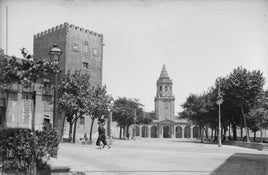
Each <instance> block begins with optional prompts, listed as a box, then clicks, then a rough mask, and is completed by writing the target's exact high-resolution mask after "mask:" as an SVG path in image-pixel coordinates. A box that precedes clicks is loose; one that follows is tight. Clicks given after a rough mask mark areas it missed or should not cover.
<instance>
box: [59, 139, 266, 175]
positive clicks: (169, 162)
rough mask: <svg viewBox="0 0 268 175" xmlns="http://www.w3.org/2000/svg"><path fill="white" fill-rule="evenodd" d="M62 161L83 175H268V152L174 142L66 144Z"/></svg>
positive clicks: (143, 140)
mask: <svg viewBox="0 0 268 175" xmlns="http://www.w3.org/2000/svg"><path fill="white" fill-rule="evenodd" d="M59 148H60V149H59V154H58V161H59V162H61V164H64V165H69V166H70V167H71V172H72V173H71V174H79V175H86V174H91V175H93V174H94V175H130V174H131V175H143V174H144V175H151V174H152V175H181V174H183V175H184V174H185V175H218V174H220V175H268V151H258V150H254V149H247V148H241V147H235V146H228V145H223V146H222V147H220V148H219V147H218V146H217V145H216V144H201V143H199V142H186V141H179V140H172V139H141V140H136V141H134V140H114V142H113V145H112V147H111V149H107V148H105V149H98V148H97V147H96V146H95V145H82V144H79V143H78V144H69V143H62V144H60V147H59Z"/></svg>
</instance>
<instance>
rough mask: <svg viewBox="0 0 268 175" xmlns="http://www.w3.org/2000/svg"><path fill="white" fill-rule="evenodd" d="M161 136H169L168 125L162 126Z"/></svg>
mask: <svg viewBox="0 0 268 175" xmlns="http://www.w3.org/2000/svg"><path fill="white" fill-rule="evenodd" d="M163 137H164V138H170V127H169V126H164V128H163Z"/></svg>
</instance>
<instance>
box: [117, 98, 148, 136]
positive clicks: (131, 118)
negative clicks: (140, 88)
mask: <svg viewBox="0 0 268 175" xmlns="http://www.w3.org/2000/svg"><path fill="white" fill-rule="evenodd" d="M112 110H113V120H114V121H116V122H117V124H118V126H119V127H120V136H119V137H120V138H121V134H122V129H124V133H125V134H124V137H125V135H126V136H127V137H128V136H129V126H130V125H132V124H134V122H135V117H137V118H143V112H142V104H140V103H139V102H138V100H137V99H128V98H126V97H123V98H118V99H117V100H115V102H114V107H113V109H112ZM125 128H126V131H125Z"/></svg>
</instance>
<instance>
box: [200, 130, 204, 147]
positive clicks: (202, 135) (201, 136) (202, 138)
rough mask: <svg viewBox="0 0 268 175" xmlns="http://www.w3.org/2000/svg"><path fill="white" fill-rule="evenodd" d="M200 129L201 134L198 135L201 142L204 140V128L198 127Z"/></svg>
mask: <svg viewBox="0 0 268 175" xmlns="http://www.w3.org/2000/svg"><path fill="white" fill-rule="evenodd" d="M200 128H201V129H200V130H201V131H200V133H201V135H200V138H201V143H203V142H204V128H203V127H200Z"/></svg>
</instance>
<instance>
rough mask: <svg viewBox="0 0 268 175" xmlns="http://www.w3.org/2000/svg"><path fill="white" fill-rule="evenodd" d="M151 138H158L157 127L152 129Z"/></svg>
mask: <svg viewBox="0 0 268 175" xmlns="http://www.w3.org/2000/svg"><path fill="white" fill-rule="evenodd" d="M151 138H157V126H152V127H151Z"/></svg>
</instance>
